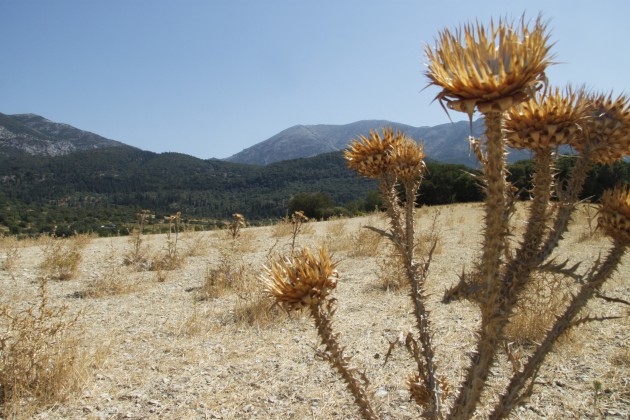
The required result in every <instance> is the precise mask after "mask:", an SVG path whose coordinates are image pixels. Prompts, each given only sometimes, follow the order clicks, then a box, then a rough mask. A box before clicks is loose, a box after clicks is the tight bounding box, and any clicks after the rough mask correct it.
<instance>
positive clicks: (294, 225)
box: [291, 210, 308, 254]
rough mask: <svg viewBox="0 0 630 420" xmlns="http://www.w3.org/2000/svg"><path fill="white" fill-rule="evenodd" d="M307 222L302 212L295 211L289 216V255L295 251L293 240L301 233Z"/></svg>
mask: <svg viewBox="0 0 630 420" xmlns="http://www.w3.org/2000/svg"><path fill="white" fill-rule="evenodd" d="M307 222H308V217H306V215H304V212H303V211H299V210H298V211H295V212H293V214H292V215H291V253H292V254H293V252H294V251H295V239H296V238H297V236H298V234H299V233H300V232H301V231H302V228H303V227H304V224H305V223H307Z"/></svg>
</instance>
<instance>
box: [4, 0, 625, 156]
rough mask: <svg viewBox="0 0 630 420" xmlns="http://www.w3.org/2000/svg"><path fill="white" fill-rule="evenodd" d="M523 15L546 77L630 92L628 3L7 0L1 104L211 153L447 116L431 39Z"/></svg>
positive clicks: (136, 140)
mask: <svg viewBox="0 0 630 420" xmlns="http://www.w3.org/2000/svg"><path fill="white" fill-rule="evenodd" d="M523 13H525V16H526V17H527V18H531V19H532V20H533V19H535V18H536V16H537V15H538V14H539V13H542V16H543V18H544V19H545V20H547V21H548V22H549V28H550V29H551V39H552V41H553V42H554V43H555V45H554V47H553V48H552V51H553V53H554V54H555V56H556V58H555V60H556V61H557V62H558V63H559V64H557V65H554V66H552V67H550V68H549V70H548V72H547V75H548V78H549V81H550V83H551V84H552V85H557V86H564V85H565V84H567V83H571V84H573V85H586V86H587V87H589V88H591V89H593V90H596V91H602V92H611V91H612V92H613V94H614V95H617V94H621V93H630V82H629V76H628V69H629V68H630V54H628V53H629V50H630V48H629V47H628V46H627V44H626V43H627V42H628V40H630V25H629V24H628V23H627V20H628V16H630V2H627V0H623V1H622V0H615V1H606V0H602V1H599V2H593V1H581V0H576V1H549V0H547V1H537V0H530V1H517V0H514V1H505V0H503V1H494V0H493V1H477V2H470V1H442V2H428V1H411V0H392V1H375V0H336V1H333V0H320V1H313V2H306V1H290V0H284V1H281V0H267V1H254V0H250V1H246V0H233V1H228V0H223V1H221V0H207V1H202V0H181V1H174V0H172V1H166V0H124V1H123V0H109V1H104V0H102V1H97V0H91V1H88V0H0V54H1V55H0V57H1V58H0V63H1V64H0V113H4V114H19V113H34V114H38V115H41V116H43V117H45V118H48V119H50V120H52V121H55V122H61V123H67V124H70V125H72V126H75V127H77V128H80V129H83V130H87V131H91V132H94V133H97V134H99V135H102V136H104V137H107V138H110V139H113V140H118V141H121V142H123V143H126V144H129V145H131V146H135V147H139V148H141V149H144V150H150V151H153V152H165V151H172V152H179V153H186V154H189V155H193V156H196V157H199V158H203V159H207V158H211V157H215V158H226V157H229V156H231V155H233V154H235V153H237V152H239V151H241V150H243V149H245V148H247V147H250V146H253V145H254V144H256V143H259V142H261V141H264V140H266V139H267V138H269V137H271V136H273V135H274V134H277V133H278V132H280V131H282V130H284V129H286V128H289V127H291V126H294V125H299V124H303V125H308V124H348V123H351V122H354V121H358V120H366V119H385V120H391V121H394V122H399V123H404V124H408V125H411V126H415V127H418V126H433V125H438V124H444V123H448V122H449V117H448V116H447V115H446V114H445V113H444V111H443V110H442V108H441V107H440V105H439V104H438V103H437V102H434V103H432V100H433V98H434V97H435V95H436V94H437V89H435V88H434V87H429V88H426V89H425V87H426V85H427V78H426V76H425V75H424V71H425V55H424V48H425V45H427V44H428V45H431V46H432V45H434V39H435V37H436V36H437V34H438V31H440V30H442V29H444V28H450V29H455V28H456V27H457V26H458V25H460V24H463V23H466V22H470V21H473V22H474V21H475V20H479V21H480V22H483V23H488V22H489V21H490V19H491V18H494V19H497V18H499V17H507V18H508V19H514V20H516V19H519V18H520V16H521V15H522V14H523ZM451 118H452V119H453V121H459V120H463V119H465V116H464V115H463V114H460V113H454V112H451Z"/></svg>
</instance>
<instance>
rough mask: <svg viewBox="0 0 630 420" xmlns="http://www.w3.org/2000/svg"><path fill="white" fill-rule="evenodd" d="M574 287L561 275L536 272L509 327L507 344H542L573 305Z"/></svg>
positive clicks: (506, 337)
mask: <svg viewBox="0 0 630 420" xmlns="http://www.w3.org/2000/svg"><path fill="white" fill-rule="evenodd" d="M570 286H571V285H570V284H569V282H568V280H567V279H566V278H564V277H562V276H560V275H558V274H554V273H546V272H541V271H537V272H535V273H534V274H533V276H532V278H531V281H529V282H528V284H527V286H526V289H525V290H524V292H523V295H522V298H521V301H519V303H518V305H517V307H516V310H515V315H514V316H512V317H511V318H510V322H509V323H508V325H507V326H506V328H505V339H506V341H509V342H513V343H516V344H519V345H531V344H534V343H538V342H540V340H541V339H542V338H543V337H544V336H545V334H546V333H547V331H548V330H549V328H551V326H552V325H553V322H554V321H555V320H556V318H557V317H558V315H560V313H561V312H562V311H563V309H564V308H565V307H566V305H567V303H568V302H569V300H570V298H571V296H570V291H571V287H570Z"/></svg>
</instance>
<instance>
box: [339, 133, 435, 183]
mask: <svg viewBox="0 0 630 420" xmlns="http://www.w3.org/2000/svg"><path fill="white" fill-rule="evenodd" d="M344 158H345V159H346V161H347V163H348V167H349V168H350V169H353V170H355V171H357V172H358V173H359V175H362V176H365V177H368V178H375V179H380V178H383V177H384V176H386V175H394V176H396V177H398V178H401V179H410V178H416V177H418V176H420V175H422V172H423V170H424V161H423V160H422V159H424V153H423V151H422V146H420V145H418V144H417V143H416V142H415V141H414V140H412V139H410V138H409V137H407V136H406V135H405V134H404V133H402V132H399V131H396V132H394V130H393V129H392V128H383V135H382V136H381V135H380V134H379V133H378V132H376V131H370V135H369V137H365V136H360V137H359V138H358V139H357V140H355V141H353V142H352V143H351V144H350V146H349V147H348V150H346V151H345V153H344Z"/></svg>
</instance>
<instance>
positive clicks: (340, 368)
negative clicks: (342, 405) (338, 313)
mask: <svg viewBox="0 0 630 420" xmlns="http://www.w3.org/2000/svg"><path fill="white" fill-rule="evenodd" d="M336 266H337V263H335V262H333V261H332V258H331V257H330V255H329V254H328V252H327V251H326V248H323V247H322V248H320V249H319V250H318V252H317V255H315V254H313V252H312V251H311V250H310V249H308V248H304V249H302V250H301V251H299V252H297V253H294V254H292V255H291V256H288V257H279V258H277V259H276V260H273V261H271V263H270V264H269V266H268V267H266V270H265V271H266V273H265V275H264V276H263V277H262V278H261V281H262V282H263V284H264V286H265V289H266V291H267V293H268V294H269V295H270V296H271V297H272V298H274V299H275V301H276V302H277V303H278V304H279V305H281V306H283V307H285V308H286V309H287V310H289V311H296V310H301V309H307V310H308V311H309V314H310V315H311V317H312V318H313V320H314V322H315V326H316V328H317V332H318V335H319V337H320V340H321V344H322V345H323V346H324V351H323V352H322V353H321V354H322V356H323V357H324V358H325V359H326V360H327V361H328V362H329V363H330V364H331V365H332V366H333V367H334V368H335V369H336V370H337V372H338V373H339V374H340V375H341V377H342V378H343V380H344V382H345V383H346V386H347V387H348V390H349V391H350V393H351V394H352V396H353V398H354V401H355V403H356V405H357V407H358V408H359V411H360V412H361V415H362V416H363V417H364V418H366V419H376V418H377V417H376V414H375V413H374V410H373V409H372V405H371V403H370V398H369V394H368V392H367V385H368V384H367V381H366V380H365V379H364V378H363V377H361V375H360V374H359V373H358V372H357V370H356V369H355V368H353V367H351V366H350V363H349V362H350V358H349V357H347V356H345V355H344V351H343V347H341V345H340V344H339V341H338V338H339V334H338V333H335V332H334V330H333V328H332V318H333V315H334V313H335V308H334V305H335V300H334V299H333V298H331V297H330V293H331V292H332V290H333V289H334V288H335V287H336V286H337V278H338V274H337V271H336Z"/></svg>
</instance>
